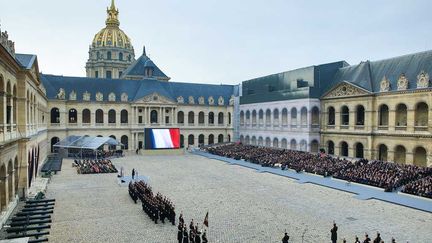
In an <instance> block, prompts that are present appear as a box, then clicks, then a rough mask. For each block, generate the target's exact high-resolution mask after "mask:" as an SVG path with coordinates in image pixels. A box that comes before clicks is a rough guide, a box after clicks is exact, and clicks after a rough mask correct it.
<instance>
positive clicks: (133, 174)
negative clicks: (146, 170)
mask: <svg viewBox="0 0 432 243" xmlns="http://www.w3.org/2000/svg"><path fill="white" fill-rule="evenodd" d="M134 177H135V169H132V180H133V179H134Z"/></svg>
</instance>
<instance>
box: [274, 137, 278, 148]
mask: <svg viewBox="0 0 432 243" xmlns="http://www.w3.org/2000/svg"><path fill="white" fill-rule="evenodd" d="M273 147H274V148H279V139H277V138H274V139H273Z"/></svg>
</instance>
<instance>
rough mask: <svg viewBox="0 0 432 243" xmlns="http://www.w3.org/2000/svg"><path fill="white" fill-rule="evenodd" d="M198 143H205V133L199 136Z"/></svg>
mask: <svg viewBox="0 0 432 243" xmlns="http://www.w3.org/2000/svg"><path fill="white" fill-rule="evenodd" d="M198 145H204V134H200V135H199V136H198Z"/></svg>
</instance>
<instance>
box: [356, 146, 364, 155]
mask: <svg viewBox="0 0 432 243" xmlns="http://www.w3.org/2000/svg"><path fill="white" fill-rule="evenodd" d="M363 149H364V148H363V144H362V143H357V144H356V146H355V150H356V156H355V157H356V158H364V151H363Z"/></svg>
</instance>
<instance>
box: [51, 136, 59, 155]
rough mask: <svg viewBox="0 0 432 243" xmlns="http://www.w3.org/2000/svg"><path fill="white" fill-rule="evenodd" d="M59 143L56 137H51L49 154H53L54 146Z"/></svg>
mask: <svg viewBox="0 0 432 243" xmlns="http://www.w3.org/2000/svg"><path fill="white" fill-rule="evenodd" d="M59 141H60V139H59V138H58V137H52V138H51V153H54V151H55V149H54V145H55V144H56V143H58V142H59Z"/></svg>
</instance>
